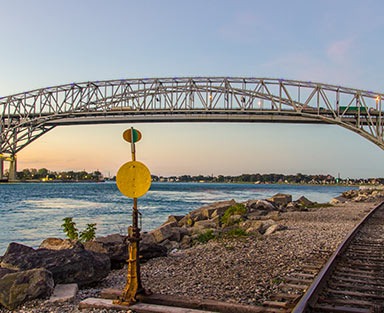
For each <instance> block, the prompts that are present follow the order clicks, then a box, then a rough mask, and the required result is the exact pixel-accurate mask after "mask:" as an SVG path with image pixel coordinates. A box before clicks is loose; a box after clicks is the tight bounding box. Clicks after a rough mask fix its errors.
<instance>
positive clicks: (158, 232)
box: [149, 222, 177, 243]
mask: <svg viewBox="0 0 384 313" xmlns="http://www.w3.org/2000/svg"><path fill="white" fill-rule="evenodd" d="M175 226H177V223H175V222H171V223H167V224H164V225H161V226H160V227H158V228H156V229H154V230H152V231H151V232H149V234H151V235H152V236H153V238H154V239H155V241H156V243H161V242H163V241H164V240H166V239H169V238H171V237H172V236H173V235H174V232H173V230H172V229H173V227H175Z"/></svg>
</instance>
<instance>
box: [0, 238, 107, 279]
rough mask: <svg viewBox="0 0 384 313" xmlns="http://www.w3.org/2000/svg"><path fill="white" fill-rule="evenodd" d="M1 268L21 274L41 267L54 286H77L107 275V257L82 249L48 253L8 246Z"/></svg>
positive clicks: (47, 251) (17, 245)
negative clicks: (51, 277)
mask: <svg viewBox="0 0 384 313" xmlns="http://www.w3.org/2000/svg"><path fill="white" fill-rule="evenodd" d="M1 267H4V268H8V269H13V270H18V271H25V270H30V269H35V268H45V269H47V270H48V271H50V272H52V274H53V279H54V281H55V283H56V284H58V283H77V284H79V285H80V286H82V285H88V284H92V283H96V282H99V281H100V280H102V279H103V278H105V277H106V276H107V275H108V273H109V272H110V268H111V262H110V259H109V257H108V256H107V255H105V254H101V253H96V252H92V251H87V250H85V249H83V248H77V249H65V250H50V249H36V250H35V249H33V248H30V247H26V246H23V245H21V244H17V243H11V244H10V245H9V247H8V249H7V251H6V253H5V255H4V257H3V259H2V262H1Z"/></svg>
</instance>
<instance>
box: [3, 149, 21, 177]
mask: <svg viewBox="0 0 384 313" xmlns="http://www.w3.org/2000/svg"><path fill="white" fill-rule="evenodd" d="M4 161H8V162H10V163H9V172H8V181H16V180H17V158H16V155H11V156H6V155H4V154H1V153H0V180H5V179H6V177H5V176H4Z"/></svg>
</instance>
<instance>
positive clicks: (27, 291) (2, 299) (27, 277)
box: [0, 268, 54, 310]
mask: <svg viewBox="0 0 384 313" xmlns="http://www.w3.org/2000/svg"><path fill="white" fill-rule="evenodd" d="M53 287H54V281H53V278H52V273H51V272H50V271H48V270H46V269H44V268H38V269H32V270H28V271H21V272H16V273H10V274H7V275H5V276H3V277H2V278H1V279H0V304H1V305H3V306H4V307H6V308H7V309H9V310H13V309H15V308H16V307H17V306H19V305H20V304H22V303H24V302H26V301H28V300H32V299H36V298H45V297H48V296H50V295H51V293H52V291H53Z"/></svg>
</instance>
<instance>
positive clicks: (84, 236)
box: [61, 217, 96, 242]
mask: <svg viewBox="0 0 384 313" xmlns="http://www.w3.org/2000/svg"><path fill="white" fill-rule="evenodd" d="M63 221H64V223H63V225H61V226H62V227H63V231H64V233H65V234H66V235H67V237H68V238H69V239H71V240H79V241H81V242H87V241H90V240H93V239H95V237H96V224H87V228H86V229H85V230H84V231H82V232H80V234H79V231H78V229H77V228H76V223H75V222H74V221H73V220H72V217H65V218H64V219H63Z"/></svg>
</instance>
